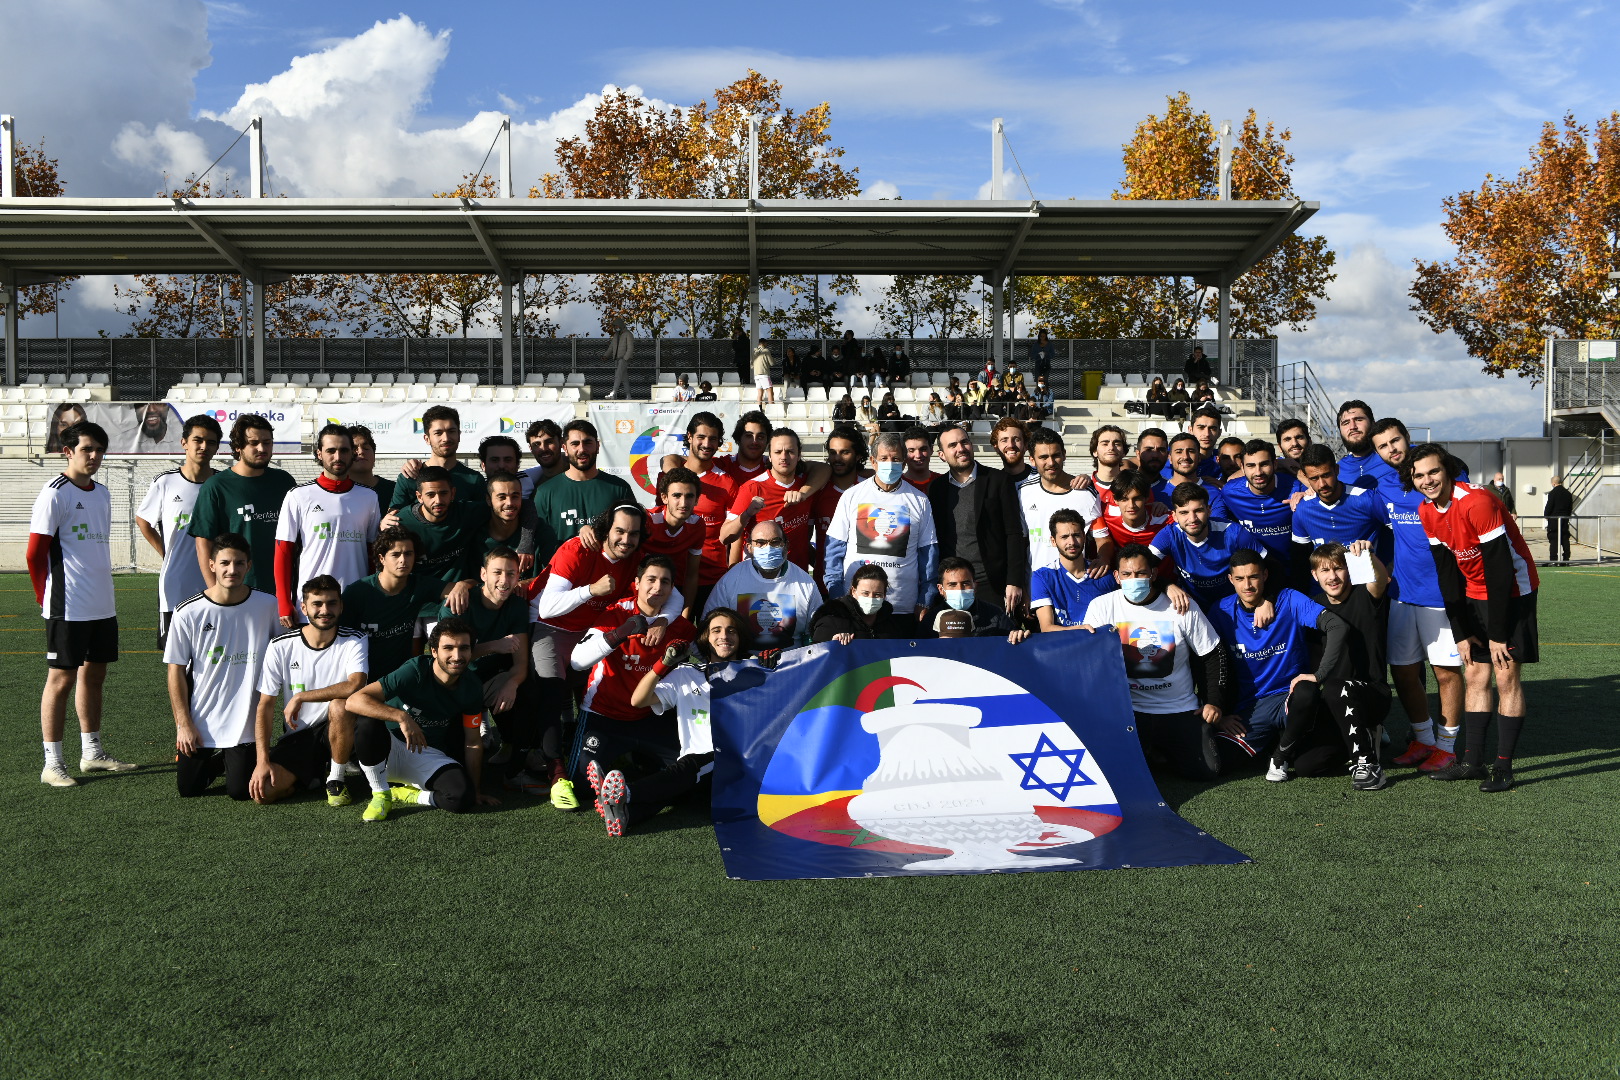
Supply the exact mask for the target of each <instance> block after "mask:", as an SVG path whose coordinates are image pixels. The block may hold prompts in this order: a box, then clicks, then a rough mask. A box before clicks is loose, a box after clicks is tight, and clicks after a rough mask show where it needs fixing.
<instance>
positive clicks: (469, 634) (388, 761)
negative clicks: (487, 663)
mask: <svg viewBox="0 0 1620 1080" xmlns="http://www.w3.org/2000/svg"><path fill="white" fill-rule="evenodd" d="M472 654H473V630H472V627H471V626H469V625H468V624H467V623H466V622H465V621H463V620H462V619H460V618H459V617H456V616H451V617H450V618H448V619H440V620H439V622H438V624H437V625H435V626H434V627H433V633H432V634H431V635H430V636H429V637H428V651H427V652H426V653H425V654H423V655H422V656H416V657H412V658H411V659H410V660H408V661H406V662H405V663H404V664H403V665H402V666H400V667H399V668H398V669H397V670H395V671H392V672H390V673H389V674H387V675H384V676H383V677H382V678H381V679H378V680H377V681H376V682H373V683H370V684H368V685H367V686H366V687H365V688H364V689H362V690H361V691H360V692H359V693H357V694H355V695H353V696H352V697H350V698H349V700H348V702H347V704H346V706H345V707H346V708H347V710H348V712H349V713H350V714H351V715H352V716H353V717H354V756H355V757H356V758H357V759H358V760H359V762H360V770H361V771H362V772H364V773H365V774H366V780H367V781H368V782H370V784H371V803H370V805H368V806H367V807H366V811H365V813H364V814H362V815H361V817H362V818H363V819H364V820H366V821H382V820H384V819H386V818H387V817H388V813H389V811H390V810H392V809H393V808H394V807H395V806H403V805H409V806H436V807H438V808H439V809H441V810H448V811H450V813H452V814H461V813H465V812H466V811H468V810H471V809H472V808H473V807H474V806H479V805H483V806H499V805H500V800H499V799H497V798H495V797H494V796H493V795H485V794H483V793H481V792H480V791H479V789H478V782H479V778H480V775H481V774H482V772H483V760H484V737H483V717H484V687H483V684H482V683H480V682H479V681H478V676H476V675H474V674H473V673H472V672H471V671H470V670H469V669H468V665H469V664H471V663H472ZM389 785H392V786H389Z"/></svg>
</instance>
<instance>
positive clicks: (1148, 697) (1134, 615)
mask: <svg viewBox="0 0 1620 1080" xmlns="http://www.w3.org/2000/svg"><path fill="white" fill-rule="evenodd" d="M1084 622H1085V623H1086V625H1088V626H1095V627H1099V628H1101V627H1104V626H1112V627H1113V628H1114V629H1115V631H1116V632H1117V633H1118V634H1119V640H1120V644H1121V645H1123V646H1124V649H1125V678H1126V679H1127V680H1129V682H1130V684H1131V705H1132V706H1133V707H1134V708H1135V709H1136V710H1137V711H1138V712H1145V713H1181V712H1192V711H1193V710H1194V709H1197V708H1198V695H1197V694H1196V693H1195V692H1194V688H1193V677H1192V669H1191V668H1190V667H1189V666H1188V665H1189V663H1190V662H1191V659H1192V657H1193V656H1202V655H1204V654H1205V653H1208V652H1209V651H1210V650H1212V649H1214V648H1215V646H1216V645H1217V644H1219V643H1220V639H1219V638H1218V637H1216V636H1215V629H1214V627H1212V626H1210V624H1209V620H1208V619H1206V618H1204V613H1203V612H1201V611H1199V610H1198V608H1196V607H1189V608H1188V609H1187V613H1186V614H1185V615H1178V614H1176V609H1175V608H1174V607H1172V606H1171V604H1170V598H1169V597H1167V596H1165V595H1164V594H1163V593H1162V592H1161V593H1160V594H1159V595H1158V596H1156V597H1154V598H1153V600H1152V601H1151V602H1150V603H1146V604H1133V603H1131V602H1130V601H1128V600H1126V599H1125V594H1124V593H1123V592H1119V591H1115V592H1111V593H1108V594H1106V595H1104V596H1099V597H1098V598H1097V599H1095V600H1093V601H1092V602H1091V604H1090V606H1088V607H1087V608H1086V615H1085V619H1084Z"/></svg>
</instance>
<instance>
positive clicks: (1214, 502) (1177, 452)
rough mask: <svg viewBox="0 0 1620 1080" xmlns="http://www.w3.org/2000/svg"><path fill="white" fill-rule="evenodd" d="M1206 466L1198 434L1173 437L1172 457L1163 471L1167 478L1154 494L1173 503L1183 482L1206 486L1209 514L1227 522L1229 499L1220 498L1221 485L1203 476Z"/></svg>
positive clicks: (1162, 502) (1167, 504)
mask: <svg viewBox="0 0 1620 1080" xmlns="http://www.w3.org/2000/svg"><path fill="white" fill-rule="evenodd" d="M1203 466H1204V459H1203V456H1202V451H1200V450H1199V448H1198V436H1196V435H1194V434H1193V433H1192V432H1190V431H1183V432H1181V433H1180V434H1178V435H1176V436H1175V437H1174V438H1172V439H1171V440H1170V460H1169V461H1168V462H1167V463H1166V465H1165V467H1164V470H1163V472H1162V473H1161V475H1163V476H1165V477H1166V480H1165V482H1164V483H1163V484H1161V485H1160V486H1159V487H1158V488H1157V489H1156V490H1155V491H1154V495H1155V496H1156V497H1157V498H1158V500H1159V502H1160V503H1161V504H1162V505H1164V506H1171V505H1172V503H1171V498H1172V496H1173V495H1174V494H1175V490H1176V488H1178V487H1180V486H1181V485H1182V484H1197V485H1198V486H1199V487H1201V488H1203V489H1204V494H1205V497H1206V499H1207V500H1208V502H1209V515H1210V517H1213V518H1215V519H1216V520H1217V521H1226V520H1228V518H1227V516H1226V501H1225V499H1223V498H1222V497H1221V489H1220V485H1218V484H1216V483H1214V482H1212V481H1211V480H1210V478H1209V477H1208V476H1206V475H1204V473H1203V471H1202V470H1203Z"/></svg>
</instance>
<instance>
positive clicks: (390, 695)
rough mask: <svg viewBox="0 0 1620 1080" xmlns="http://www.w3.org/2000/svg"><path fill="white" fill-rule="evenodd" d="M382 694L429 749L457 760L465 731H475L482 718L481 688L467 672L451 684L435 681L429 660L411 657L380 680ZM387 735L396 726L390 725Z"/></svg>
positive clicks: (482, 691) (475, 677)
mask: <svg viewBox="0 0 1620 1080" xmlns="http://www.w3.org/2000/svg"><path fill="white" fill-rule="evenodd" d="M381 682H382V692H383V695H384V697H385V699H386V700H387V702H388V704H389V705H390V706H392V707H393V708H396V709H400V710H402V711H404V712H407V713H410V715H411V719H413V720H415V721H416V722H417V724H418V725H419V726H420V727H421V728H422V734H423V736H424V737H425V738H426V739H427V743H428V745H429V746H431V747H433V748H434V749H435V750H439V751H442V752H443V753H446V754H449V755H450V756H451V757H453V758H455V759H456V760H458V761H459V760H460V759H461V755H462V747H463V746H465V745H466V736H465V735H463V734H462V732H463V730H465V729H466V728H471V727H477V726H478V724H479V721H480V720H481V719H482V717H483V715H484V684H483V683H481V682H479V681H478V676H477V675H474V674H473V673H472V671H471V670H470V669H469V670H468V671H467V673H466V674H464V675H462V676H461V677H460V678H459V679H457V680H456V681H455V683H454V684H451V685H446V684H445V683H442V682H440V681H439V679H438V676H437V675H435V674H434V671H433V657H431V656H417V657H413V658H412V659H411V660H409V661H408V662H407V663H405V664H404V665H402V666H401V667H398V668H396V669H395V670H394V671H392V672H390V673H389V674H387V675H384V676H383V677H382V680H381ZM388 730H389V731H390V732H396V731H398V730H399V725H398V724H395V723H393V722H390V723H389V725H388Z"/></svg>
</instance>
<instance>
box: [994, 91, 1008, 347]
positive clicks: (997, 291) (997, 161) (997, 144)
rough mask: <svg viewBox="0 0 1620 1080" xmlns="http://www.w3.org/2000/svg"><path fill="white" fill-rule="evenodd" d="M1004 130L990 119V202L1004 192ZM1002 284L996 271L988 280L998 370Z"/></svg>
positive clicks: (995, 119) (1002, 303)
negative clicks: (1002, 173)
mask: <svg viewBox="0 0 1620 1080" xmlns="http://www.w3.org/2000/svg"><path fill="white" fill-rule="evenodd" d="M1006 132H1007V127H1006V124H1005V123H1004V122H1003V120H1002V118H1001V117H999V116H998V117H995V118H994V119H993V120H991V121H990V201H991V202H999V201H1000V200H1001V198H1002V197H1003V194H1004V193H1003V192H1002V184H1001V166H1002V157H1001V155H1002V145H1003V144H1004V143H1005V142H1006V138H1007V135H1006ZM1004 284H1005V282H1004V281H1003V279H1002V276H1001V274H1000V272H999V271H998V272H997V273H996V275H995V278H994V279H993V280H992V281H991V282H990V322H991V324H992V329H991V331H990V341H991V346H990V349H991V351H990V355H991V356H992V357H993V358H994V359H995V361H996V368H997V369H998V370H999V369H1000V368H1001V358H1002V356H1003V354H1004V351H1005V347H1004V344H1003V341H1002V324H1003V323H1004V322H1005V319H1004V318H1003V316H1002V310H1003V308H1004V306H1005V294H1004V293H1003V292H1002V287H1003V285H1004Z"/></svg>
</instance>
